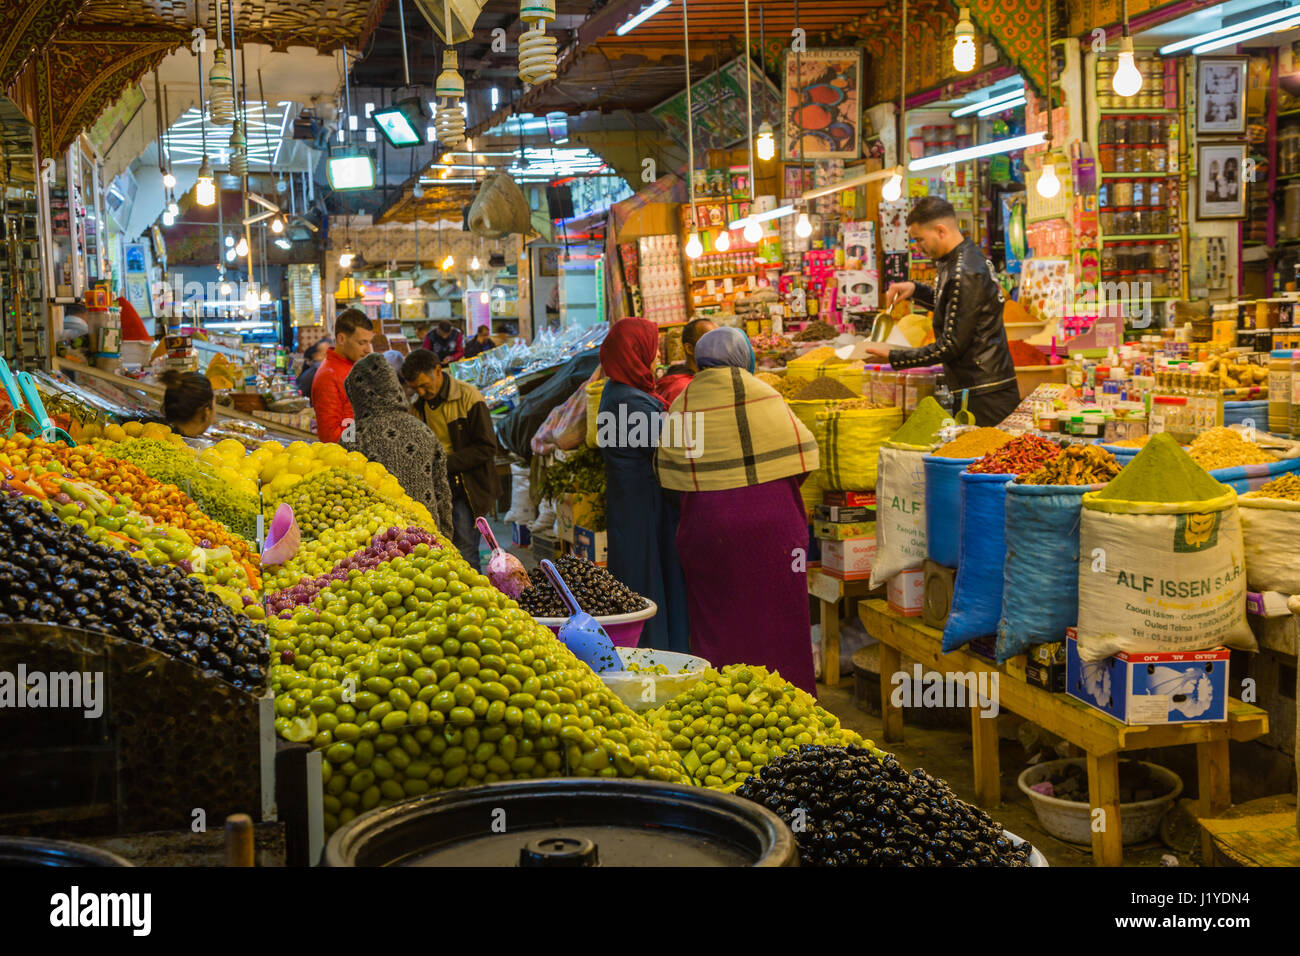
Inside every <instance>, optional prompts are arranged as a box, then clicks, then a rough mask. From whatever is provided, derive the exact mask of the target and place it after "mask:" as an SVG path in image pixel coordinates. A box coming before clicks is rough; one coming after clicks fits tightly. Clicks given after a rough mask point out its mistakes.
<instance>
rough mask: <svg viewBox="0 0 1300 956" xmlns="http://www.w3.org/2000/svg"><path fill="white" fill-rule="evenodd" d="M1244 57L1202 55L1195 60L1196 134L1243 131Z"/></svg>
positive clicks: (1244, 99)
mask: <svg viewBox="0 0 1300 956" xmlns="http://www.w3.org/2000/svg"><path fill="white" fill-rule="evenodd" d="M1248 60H1249V57H1245V56H1202V57H1198V58H1197V60H1196V135H1197V136H1216V135H1222V136H1230V135H1238V136H1240V135H1242V134H1243V133H1245V132H1246V64H1247V61H1248Z"/></svg>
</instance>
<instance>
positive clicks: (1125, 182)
mask: <svg viewBox="0 0 1300 956" xmlns="http://www.w3.org/2000/svg"><path fill="white" fill-rule="evenodd" d="M1111 205H1112V206H1114V207H1115V208H1116V209H1121V208H1123V207H1125V206H1131V205H1133V180H1131V179H1117V180H1115V182H1114V185H1113V188H1112V189H1111Z"/></svg>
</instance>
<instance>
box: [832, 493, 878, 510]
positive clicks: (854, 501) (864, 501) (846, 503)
mask: <svg viewBox="0 0 1300 956" xmlns="http://www.w3.org/2000/svg"><path fill="white" fill-rule="evenodd" d="M822 503H823V504H827V505H835V506H836V507H837V508H874V507H875V506H876V493H875V492H874V491H824V492H822Z"/></svg>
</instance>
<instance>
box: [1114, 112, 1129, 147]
mask: <svg viewBox="0 0 1300 956" xmlns="http://www.w3.org/2000/svg"><path fill="white" fill-rule="evenodd" d="M1114 142H1115V145H1116V146H1127V145H1128V144H1129V143H1130V142H1132V141H1131V140H1130V139H1129V118H1128V117H1127V116H1116V117H1115V139H1114Z"/></svg>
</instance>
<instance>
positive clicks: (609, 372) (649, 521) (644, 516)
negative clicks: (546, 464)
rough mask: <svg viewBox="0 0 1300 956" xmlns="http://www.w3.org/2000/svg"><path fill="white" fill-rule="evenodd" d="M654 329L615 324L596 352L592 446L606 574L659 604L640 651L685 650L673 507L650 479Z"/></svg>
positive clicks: (641, 323) (654, 432)
mask: <svg viewBox="0 0 1300 956" xmlns="http://www.w3.org/2000/svg"><path fill="white" fill-rule="evenodd" d="M658 358H659V327H658V326H657V325H655V323H653V322H651V321H650V320H649V319H639V318H627V319H621V320H619V321H618V322H615V323H614V324H613V325H612V326H611V327H610V330H609V335H607V336H606V337H605V342H604V344H603V345H601V347H600V364H601V367H602V368H603V369H604V372H605V375H606V377H607V378H608V379H609V381H608V382H606V383H605V388H604V390H603V391H602V392H601V396H600V413H599V415H598V416H597V419H596V444H597V445H599V446H600V453H601V456H602V457H603V458H604V459H605V529H606V532H607V534H608V537H609V573H610V574H612V575H614V577H616V578H617V579H618V580H620V581H622V582H623V583H624V584H626V585H627V586H628V587H630V588H631V589H632V590H633V591H636V592H637V593H638V594H641V595H643V596H645V597H647V598H649V599H650V600H652V601H654V602H655V603H656V604H657V605H659V612H658V613H657V614H656V615H655V616H654V617H653V618H651V619H650V620H649V621H647V622H646V626H645V630H643V631H642V632H641V646H642V647H654V648H658V649H659V650H664V651H680V652H683V653H686V652H688V651H689V650H690V636H689V629H688V626H687V618H686V581H685V579H684V578H683V577H682V568H681V565H680V564H679V563H678V560H677V546H676V544H675V542H674V537H675V535H676V533H677V505H676V500H675V497H674V498H673V499H669V498H668V497H666V496H667V494H668V493H666V492H665V491H664V490H663V488H662V487H660V485H659V481H658V479H657V478H656V477H655V471H654V459H655V448H656V446H657V445H658V437H659V428H660V425H661V424H662V413H663V411H664V405H663V402H661V401H660V400H659V399H658V398H657V397H656V396H655V394H654V384H655V377H654V368H655V364H656V362H657V361H658Z"/></svg>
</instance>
